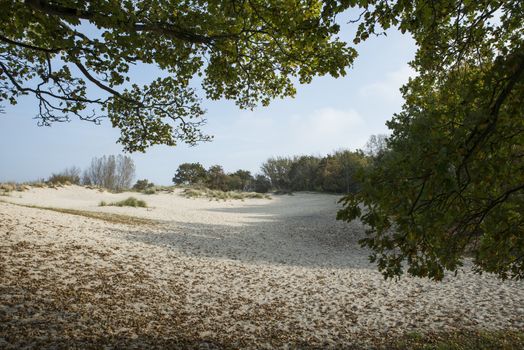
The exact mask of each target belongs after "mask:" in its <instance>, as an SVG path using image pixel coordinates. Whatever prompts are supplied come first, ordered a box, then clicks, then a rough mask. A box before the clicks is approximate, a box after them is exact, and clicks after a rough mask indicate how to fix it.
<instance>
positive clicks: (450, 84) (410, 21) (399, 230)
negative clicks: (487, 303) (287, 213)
mask: <svg viewBox="0 0 524 350" xmlns="http://www.w3.org/2000/svg"><path fill="white" fill-rule="evenodd" d="M372 3H373V4H372V5H373V6H375V7H374V9H373V10H370V11H366V12H365V13H364V14H363V16H364V17H365V24H364V25H362V26H361V29H362V32H361V34H362V35H364V34H365V33H366V30H372V29H373V24H374V23H376V24H380V25H382V26H383V27H387V26H389V25H396V26H398V27H399V28H401V29H402V30H406V31H409V32H410V33H411V34H412V35H413V37H414V38H415V40H416V41H417V44H418V46H419V49H418V52H417V55H416V58H415V60H414V61H413V62H412V66H413V67H414V68H415V69H416V70H417V72H418V76H417V77H416V78H414V79H412V80H411V81H410V82H409V83H408V84H407V85H405V86H404V87H403V89H402V92H403V96H404V99H405V104H404V106H403V109H402V111H401V112H400V113H399V114H397V115H395V116H394V118H393V119H392V120H391V121H390V122H389V123H388V126H389V128H390V129H391V130H392V135H391V136H390V137H389V138H388V139H387V141H386V143H387V149H386V150H384V151H383V152H380V154H378V155H377V156H376V157H375V158H376V159H375V161H374V162H372V163H371V166H369V167H367V168H366V169H365V170H363V171H362V172H361V174H360V181H361V183H362V185H361V186H362V187H361V189H360V191H359V192H358V193H356V194H354V195H349V196H347V197H345V198H344V200H343V203H344V209H343V210H341V211H340V212H339V215H338V217H339V218H340V219H343V220H348V221H349V220H353V219H356V218H359V219H361V220H362V221H363V222H364V223H365V224H367V225H368V227H369V230H368V232H367V233H368V235H367V237H366V238H365V239H363V240H362V241H361V243H362V244H363V245H365V246H367V247H369V248H371V249H372V251H373V254H372V260H373V261H376V262H377V264H378V267H379V269H380V270H381V271H382V272H383V273H384V275H385V276H386V277H393V276H398V275H400V274H402V273H403V272H404V270H407V272H408V273H410V274H412V275H417V276H426V277H430V278H433V279H436V280H439V279H442V278H443V276H444V274H445V272H446V271H457V269H459V268H460V266H462V265H463V263H464V256H466V255H471V256H473V262H474V265H475V268H476V270H477V271H478V272H483V271H487V272H493V273H496V274H498V275H499V276H500V277H501V278H517V279H522V278H524V38H523V35H522V33H524V23H523V21H524V3H523V2H521V1H474V2H473V1H439V2H427V1H414V2H396V3H395V4H394V5H393V6H389V4H390V3H389V2H386V1H377V2H372Z"/></svg>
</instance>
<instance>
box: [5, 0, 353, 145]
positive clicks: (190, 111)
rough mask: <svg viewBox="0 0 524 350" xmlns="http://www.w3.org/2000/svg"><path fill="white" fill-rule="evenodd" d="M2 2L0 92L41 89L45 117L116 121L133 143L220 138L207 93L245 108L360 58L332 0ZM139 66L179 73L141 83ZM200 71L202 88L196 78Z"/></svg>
mask: <svg viewBox="0 0 524 350" xmlns="http://www.w3.org/2000/svg"><path fill="white" fill-rule="evenodd" d="M2 8H3V11H2V12H1V13H0V33H1V35H0V71H1V72H2V73H1V74H0V83H1V84H0V86H1V88H0V100H3V101H8V102H10V103H12V104H15V103H16V102H17V101H18V100H19V99H20V97H21V96H23V95H31V96H34V97H35V98H36V99H38V102H39V103H38V106H39V108H38V109H37V118H38V119H39V122H40V123H41V124H42V125H50V124H51V123H53V122H60V121H67V120H69V118H70V117H71V116H75V117H77V118H80V119H82V120H88V121H92V122H95V123H99V122H100V119H101V118H103V117H107V118H108V119H109V120H110V121H111V123H112V125H113V126H114V127H116V128H118V129H119V130H120V132H121V135H120V138H119V139H118V141H119V142H120V143H121V144H122V145H123V146H124V148H125V150H127V151H144V150H145V149H146V148H147V147H149V146H151V145H154V144H165V145H175V144H177V143H178V142H179V141H182V142H187V143H189V144H195V143H196V142H198V141H205V140H209V139H210V137H209V136H208V135H205V134H203V133H202V132H201V130H200V128H201V126H202V125H203V123H204V122H205V120H204V119H203V118H202V116H203V114H204V110H203V109H202V108H201V106H200V102H201V96H199V93H200V91H202V92H203V94H204V96H205V97H207V98H210V99H213V100H218V99H221V98H226V99H230V100H234V101H235V102H236V103H237V104H238V105H239V106H240V107H241V108H252V107H253V106H255V105H256V104H259V103H262V104H264V105H267V104H268V103H269V101H270V100H272V99H274V98H277V97H285V96H293V95H294V94H295V88H294V86H293V82H294V81H295V80H298V81H299V82H300V83H309V82H310V81H311V80H312V79H313V77H315V76H317V75H326V74H329V75H331V76H334V77H338V76H341V75H345V72H346V69H347V67H348V66H349V65H350V64H351V63H352V62H353V60H354V59H355V57H356V51H355V50H354V49H352V48H349V47H348V46H347V44H346V43H344V42H342V41H341V40H340V39H339V38H338V37H337V33H338V32H339V29H340V26H339V25H338V24H337V23H336V15H337V13H336V12H334V11H328V8H327V6H326V5H325V4H324V3H323V2H322V1H321V0H307V1H305V0H300V1H295V0H284V1H245V2H224V1H217V0H214V1H206V2H202V1H192V0H191V1H184V2H180V1H134V0H124V1H110V0H101V1H95V2H91V1H87V2H85V1H80V2H78V1H51V2H50V1H3V2H2ZM80 24H82V25H80ZM84 24H85V25H84ZM28 28H33V29H31V30H27V29H28ZM86 28H89V30H86ZM140 63H142V64H155V65H156V66H158V67H160V68H161V69H163V70H164V71H165V72H167V73H168V74H167V76H166V75H162V76H161V77H155V79H153V80H152V81H151V82H150V83H149V84H146V85H142V86H140V85H138V84H136V82H130V81H131V74H130V69H129V68H130V66H132V65H135V64H140ZM195 77H202V78H201V79H199V80H200V81H201V82H202V86H201V89H198V90H197V89H194V88H193V87H192V86H191V85H190V82H191V81H192V80H193V78H195Z"/></svg>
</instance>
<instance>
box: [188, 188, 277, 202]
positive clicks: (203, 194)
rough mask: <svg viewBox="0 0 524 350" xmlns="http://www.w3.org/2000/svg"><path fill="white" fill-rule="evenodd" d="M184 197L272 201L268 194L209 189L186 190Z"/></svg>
mask: <svg viewBox="0 0 524 350" xmlns="http://www.w3.org/2000/svg"><path fill="white" fill-rule="evenodd" d="M182 196H184V197H186V198H209V199H210V200H216V201H220V200H223V201H226V200H231V199H236V200H242V201H243V200H244V199H252V198H258V199H271V196H269V195H268V194H263V193H257V192H237V191H222V190H212V189H209V188H185V189H184V190H183V191H182Z"/></svg>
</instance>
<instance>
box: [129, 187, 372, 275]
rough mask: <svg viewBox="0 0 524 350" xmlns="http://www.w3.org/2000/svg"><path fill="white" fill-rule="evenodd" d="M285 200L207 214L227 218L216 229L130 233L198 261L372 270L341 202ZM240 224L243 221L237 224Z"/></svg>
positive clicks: (193, 226) (189, 225) (184, 226)
mask: <svg viewBox="0 0 524 350" xmlns="http://www.w3.org/2000/svg"><path fill="white" fill-rule="evenodd" d="M303 197H304V196H302V197H299V198H293V197H291V198H284V200H275V201H274V202H272V203H270V204H269V205H268V204H266V205H250V204H247V205H243V206H233V207H226V206H224V207H221V208H213V209H205V210H202V211H203V213H202V214H203V215H209V214H211V215H213V213H225V214H227V215H226V217H227V218H229V219H230V220H229V221H227V222H223V221H221V222H218V220H217V223H201V222H200V223H195V222H168V223H165V225H164V226H163V228H162V229H161V230H159V231H158V230H157V231H155V232H151V231H140V230H139V231H125V232H123V233H125V236H126V237H127V238H128V239H129V240H134V241H140V242H145V243H148V244H155V245H159V246H163V247H168V248H170V249H173V250H176V251H178V252H181V253H183V254H187V255H189V256H195V257H211V258H222V259H230V260H238V261H242V262H247V263H268V264H278V265H289V266H302V267H308V268H317V267H318V268H323V267H331V268H370V264H369V262H368V259H367V258H368V254H369V253H368V252H367V251H366V250H364V249H362V248H360V246H359V244H358V240H359V239H360V238H362V235H363V228H362V226H361V225H360V224H359V223H350V224H348V223H344V222H339V221H337V220H336V219H335V215H336V211H337V208H338V207H337V205H336V199H338V197H336V196H328V197H327V198H328V199H329V202H328V204H329V205H326V196H324V197H321V198H320V199H322V200H323V201H319V200H316V197H315V195H310V196H308V197H306V199H307V200H306V201H303V199H304V198H303ZM236 218H240V220H235V219H236Z"/></svg>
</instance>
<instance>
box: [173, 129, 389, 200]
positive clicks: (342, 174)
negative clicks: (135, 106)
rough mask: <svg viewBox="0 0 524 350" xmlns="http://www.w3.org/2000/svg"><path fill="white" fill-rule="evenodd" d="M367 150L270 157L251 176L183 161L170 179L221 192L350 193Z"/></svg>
mask: <svg viewBox="0 0 524 350" xmlns="http://www.w3.org/2000/svg"><path fill="white" fill-rule="evenodd" d="M374 137H376V136H374ZM379 137H381V136H379ZM368 144H369V142H368ZM367 149H368V147H366V151H361V150H357V151H354V152H353V151H350V150H339V151H336V152H334V153H332V154H328V155H326V156H324V157H318V156H312V155H303V156H293V157H272V158H269V159H267V160H266V161H265V162H264V163H263V164H262V166H261V168H260V170H261V173H260V174H255V175H252V174H251V172H250V171H248V170H242V169H240V170H237V171H235V172H231V173H226V172H225V171H224V169H223V167H222V166H221V165H213V166H211V167H209V168H208V169H205V168H204V166H203V165H202V164H200V163H183V164H180V166H179V167H178V169H177V171H176V173H175V176H174V177H173V182H174V183H175V184H176V185H187V186H205V187H208V188H210V189H215V190H222V191H255V192H259V193H265V192H268V191H270V190H275V191H280V192H291V191H319V192H331V193H354V192H356V191H357V190H358V188H359V183H358V181H357V180H356V174H357V172H359V171H360V169H362V168H363V167H364V166H366V165H367V164H368V163H369V160H370V153H369V152H368V151H367Z"/></svg>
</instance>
